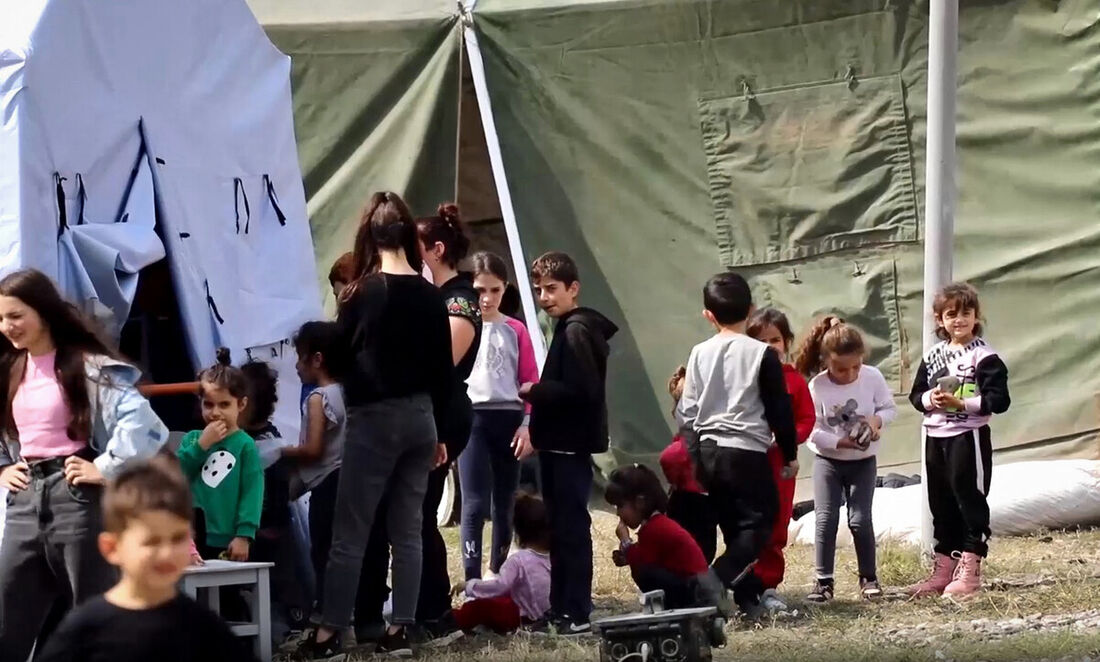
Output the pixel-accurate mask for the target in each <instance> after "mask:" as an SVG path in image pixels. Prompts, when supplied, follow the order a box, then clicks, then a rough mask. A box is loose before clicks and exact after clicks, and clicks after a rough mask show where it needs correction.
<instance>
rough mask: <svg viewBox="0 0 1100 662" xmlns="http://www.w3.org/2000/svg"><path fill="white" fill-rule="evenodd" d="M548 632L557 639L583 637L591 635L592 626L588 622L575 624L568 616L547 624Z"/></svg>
mask: <svg viewBox="0 0 1100 662" xmlns="http://www.w3.org/2000/svg"><path fill="white" fill-rule="evenodd" d="M549 627H550V630H551V632H552V633H553V634H556V635H557V636H559V637H583V636H585V635H587V634H592V624H591V623H589V622H588V621H583V622H579V623H578V622H577V621H574V620H573V619H572V618H569V617H568V616H564V617H562V618H557V619H554V620H553V621H550V622H549Z"/></svg>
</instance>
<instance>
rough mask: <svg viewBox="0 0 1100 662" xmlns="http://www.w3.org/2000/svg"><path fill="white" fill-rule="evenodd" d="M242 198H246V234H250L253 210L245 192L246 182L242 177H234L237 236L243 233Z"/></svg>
mask: <svg viewBox="0 0 1100 662" xmlns="http://www.w3.org/2000/svg"><path fill="white" fill-rule="evenodd" d="M241 198H244V215H245V220H244V233H245V234H248V227H249V225H251V224H252V209H251V208H250V207H249V206H248V192H247V191H245V190H244V181H243V180H242V179H241V178H240V177H234V178H233V213H234V214H235V215H236V217H237V234H240V233H241V206H240V205H241Z"/></svg>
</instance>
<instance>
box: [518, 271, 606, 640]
mask: <svg viewBox="0 0 1100 662" xmlns="http://www.w3.org/2000/svg"><path fill="white" fill-rule="evenodd" d="M531 280H532V283H533V284H534V287H535V291H536V293H537V294H538V299H539V305H540V306H541V307H542V309H543V310H544V311H546V314H547V315H549V316H550V317H552V318H554V319H556V320H557V325H556V326H555V328H554V338H553V341H552V342H551V343H550V347H549V349H548V350H547V352H546V364H545V366H543V370H542V376H541V377H540V379H539V383H538V384H524V385H523V386H522V387H520V393H519V395H520V397H521V398H523V399H524V400H526V401H527V402H529V403H531V423H530V426H529V430H530V433H531V443H532V445H533V446H534V447H535V449H536V450H538V451H539V469H540V471H541V473H542V490H543V498H544V499H545V500H546V507H547V510H548V511H549V514H550V528H551V530H552V531H553V532H554V536H553V539H552V541H551V545H550V573H551V588H550V610H551V617H550V619H549V620H550V625H551V626H552V627H553V629H554V630H555V631H556V632H557V633H558V634H561V635H580V634H586V633H588V632H589V631H590V630H591V627H590V625H589V616H590V615H591V613H592V532H591V527H592V519H591V517H590V516H589V514H588V500H589V497H590V496H591V493H592V455H593V454H595V453H603V452H604V451H606V450H607V447H608V435H607V398H606V387H605V384H606V379H607V355H608V352H609V348H608V341H609V340H610V339H611V337H612V336H614V335H615V333H616V332H617V331H618V328H617V327H616V326H615V325H614V324H613V323H612V322H611V321H610V320H608V319H607V318H606V317H604V316H603V315H601V314H600V313H598V312H596V311H595V310H592V309H590V308H581V307H580V306H579V305H578V303H577V297H578V296H579V294H580V279H579V277H578V275H577V265H576V264H575V263H574V262H573V260H572V258H570V257H569V256H568V255H566V254H564V253H547V254H545V255H543V256H542V257H540V258H538V259H537V260H535V262H534V264H533V265H532V266H531Z"/></svg>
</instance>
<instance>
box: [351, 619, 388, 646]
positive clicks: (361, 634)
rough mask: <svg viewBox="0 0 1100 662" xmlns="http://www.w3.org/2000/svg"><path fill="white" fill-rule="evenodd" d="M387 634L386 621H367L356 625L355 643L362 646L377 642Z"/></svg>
mask: <svg viewBox="0 0 1100 662" xmlns="http://www.w3.org/2000/svg"><path fill="white" fill-rule="evenodd" d="M385 634H386V623H385V621H383V622H381V623H365V624H363V625H356V626H355V643H356V644H358V645H360V646H365V645H367V644H376V643H378V640H379V639H381V638H382V637H383V636H385Z"/></svg>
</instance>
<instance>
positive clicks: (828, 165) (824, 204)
mask: <svg viewBox="0 0 1100 662" xmlns="http://www.w3.org/2000/svg"><path fill="white" fill-rule="evenodd" d="M699 114H700V122H701V129H702V134H703V146H704V150H705V152H706V155H707V173H708V176H709V179H710V193H711V200H712V202H713V204H714V214H715V222H716V224H717V226H718V228H717V229H718V238H719V249H720V251H721V258H722V262H723V264H725V265H727V266H747V265H753V264H770V263H774V262H783V261H786V260H796V259H799V258H805V257H810V256H813V255H820V254H823V253H831V252H834V251H840V250H845V249H851V248H858V247H861V246H873V245H876V244H886V243H896V242H906V241H915V240H916V239H917V224H918V222H917V200H916V192H915V189H914V185H913V161H912V155H911V152H910V146H909V136H908V129H907V124H906V111H905V106H904V102H903V100H902V88H901V81H900V79H899V78H898V77H897V76H882V77H877V78H868V79H860V80H855V79H849V80H847V81H841V82H836V83H826V84H815V85H809V86H800V87H795V88H786V89H780V90H773V91H763V92H755V93H753V92H747V93H744V94H740V95H737V96H729V97H721V98H704V99H700V100H699Z"/></svg>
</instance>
